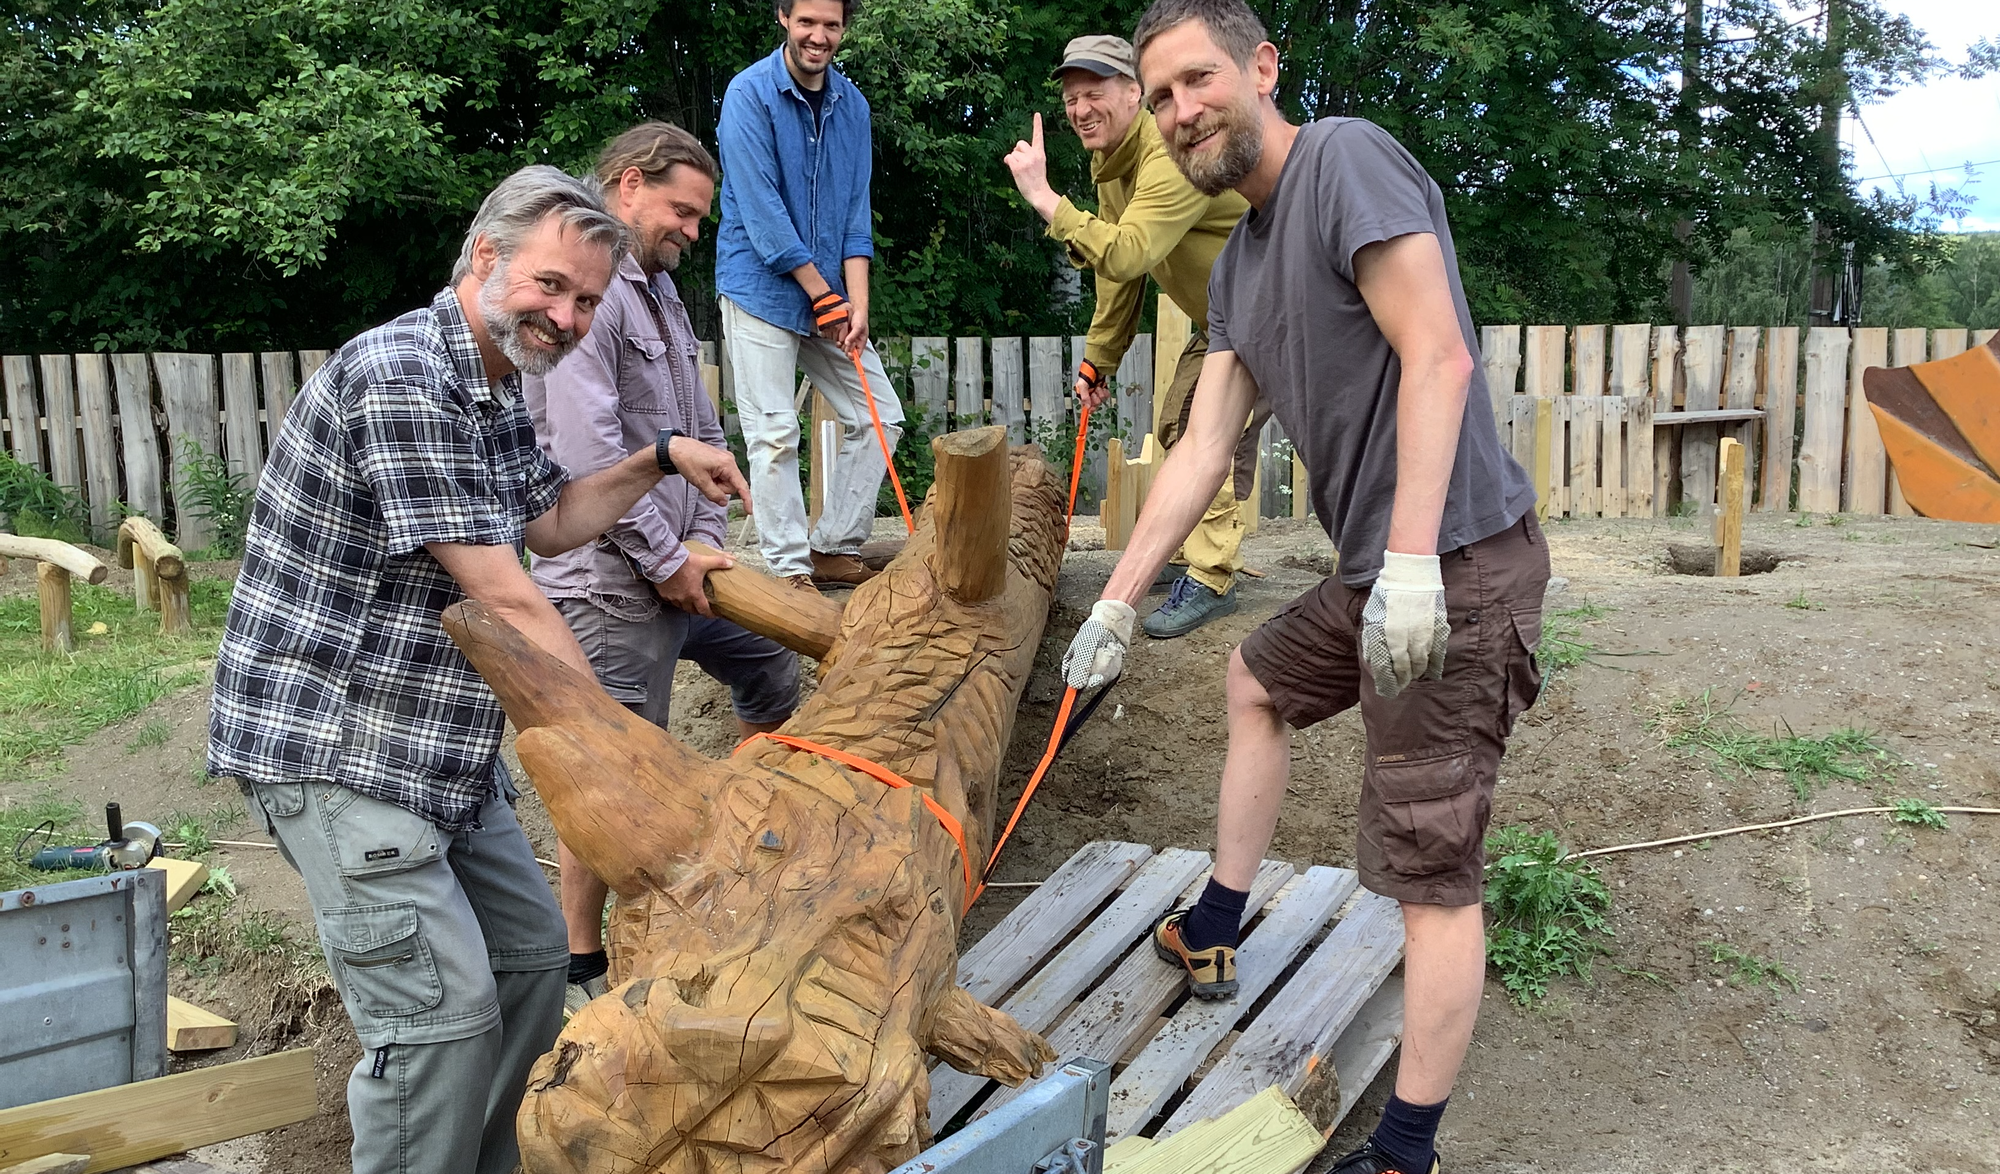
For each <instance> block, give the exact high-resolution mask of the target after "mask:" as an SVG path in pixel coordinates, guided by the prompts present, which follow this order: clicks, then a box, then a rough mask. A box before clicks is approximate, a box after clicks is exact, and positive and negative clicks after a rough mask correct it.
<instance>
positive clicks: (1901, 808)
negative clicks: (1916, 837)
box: [1889, 799, 1951, 831]
mask: <svg viewBox="0 0 2000 1174" xmlns="http://www.w3.org/2000/svg"><path fill="white" fill-rule="evenodd" d="M1889 818H1890V819H1892V820H1894V821H1896V822H1897V823H1913V824H1916V825H1917V826H1918V827H1927V828H1936V829H1937V830H1939V831H1943V830H1944V829H1945V828H1947V827H1950V826H1951V825H1950V824H1949V823H1947V822H1946V821H1945V818H1944V812H1942V811H1939V810H1938V809H1937V808H1935V807H1933V806H1931V805H1930V804H1928V803H1926V802H1924V801H1923V800H1922V799H1898V800H1896V810H1894V811H1892V812H1890V813H1889Z"/></svg>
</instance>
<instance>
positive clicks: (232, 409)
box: [222, 354, 264, 491]
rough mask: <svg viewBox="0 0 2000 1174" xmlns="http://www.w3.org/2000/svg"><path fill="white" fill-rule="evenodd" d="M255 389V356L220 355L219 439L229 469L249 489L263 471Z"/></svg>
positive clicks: (262, 440) (261, 432)
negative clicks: (240, 476) (240, 475)
mask: <svg viewBox="0 0 2000 1174" xmlns="http://www.w3.org/2000/svg"><path fill="white" fill-rule="evenodd" d="M259 398H260V396H259V393H258V390H257V356H256V355H249V354H229V355H224V356H222V438H223V446H224V448H225V449H226V450H227V454H228V457H229V464H230V467H231V469H232V470H233V471H235V472H239V473H241V474H242V475H243V484H244V485H245V487H247V488H249V489H250V490H252V491H255V489H256V488H257V478H258V477H260V476H262V475H263V473H264V431H263V428H262V426H261V425H260V423H259V421H258V419H257V413H258V412H259V411H260V410H261V409H260V408H259V406H258V400H259Z"/></svg>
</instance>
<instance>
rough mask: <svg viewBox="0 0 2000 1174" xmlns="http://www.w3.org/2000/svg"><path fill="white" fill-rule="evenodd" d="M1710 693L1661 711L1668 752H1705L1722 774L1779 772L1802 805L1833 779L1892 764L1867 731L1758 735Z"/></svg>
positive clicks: (1854, 778)
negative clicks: (1670, 748)
mask: <svg viewBox="0 0 2000 1174" xmlns="http://www.w3.org/2000/svg"><path fill="white" fill-rule="evenodd" d="M1728 709H1729V707H1728V706H1727V705H1718V704H1716V701H1715V695H1714V691H1713V690H1710V689H1704V690H1702V692H1701V694H1700V695H1699V696H1697V697H1693V698H1683V699H1682V700H1680V701H1676V702H1674V703H1673V704H1672V705H1670V706H1668V707H1667V708H1666V709H1664V710H1662V711H1661V712H1660V713H1659V714H1658V715H1657V716H1656V717H1655V718H1654V719H1653V722H1652V728H1653V730H1654V732H1655V733H1658V734H1660V735H1661V737H1662V738H1663V740H1664V741H1665V742H1666V744H1667V745H1669V746H1674V747H1679V748H1683V749H1685V748H1690V747H1692V748H1696V749H1700V750H1704V751H1707V752H1708V754H1709V755H1710V757H1711V760H1712V765H1714V766H1715V767H1716V768H1717V769H1718V770H1720V771H1722V772H1723V773H1724V774H1729V773H1730V772H1731V771H1732V770H1740V771H1742V772H1744V773H1745V774H1746V775H1747V774H1749V773H1750V772H1752V771H1779V772H1782V773H1783V774H1784V776H1785V782H1786V783H1787V784H1788V785H1789V786H1790V787H1791V788H1792V795H1793V797H1794V798H1796V799H1798V800H1799V801H1800V802H1802V803H1803V802H1804V801H1806V800H1807V799H1810V798H1812V795H1813V792H1814V791H1816V790H1818V789H1819V788H1820V787H1823V786H1825V785H1826V784H1827V783H1829V782H1831V781H1833V780H1835V779H1846V780H1848V781H1849V782H1864V781H1866V780H1868V779H1872V778H1875V777H1877V774H1878V771H1879V770H1880V768H1882V767H1885V766H1887V765H1889V764H1891V763H1892V762H1893V760H1892V759H1891V758H1890V756H1889V751H1888V749H1887V748H1886V747H1884V746H1883V745H1882V743H1881V742H1880V741H1879V740H1878V739H1877V738H1876V736H1875V735H1874V734H1873V733H1872V732H1870V731H1867V730H1861V729H1855V728H1853V727H1847V728H1843V729H1838V730H1834V731H1833V732H1831V733H1828V734H1822V735H1820V736H1818V737H1806V736H1802V735H1800V734H1796V733H1794V732H1793V731H1792V729H1791V727H1790V726H1784V727H1783V728H1784V733H1783V734H1779V733H1777V732H1775V731H1774V732H1772V733H1770V734H1760V733H1757V732H1756V731H1754V730H1752V729H1750V728H1749V727H1748V726H1745V725H1744V724H1743V723H1742V722H1740V721H1738V720H1736V719H1735V718H1733V717H1731V716H1729V712H1728Z"/></svg>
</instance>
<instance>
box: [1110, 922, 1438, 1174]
mask: <svg viewBox="0 0 2000 1174" xmlns="http://www.w3.org/2000/svg"><path fill="white" fill-rule="evenodd" d="M1402 956H1403V912H1402V909H1401V908H1400V907H1398V906H1397V904H1396V902H1394V901H1391V900H1389V899H1388V898H1387V897H1380V896H1376V895H1375V894H1373V893H1369V894H1367V895H1366V896H1364V897H1362V898H1361V899H1360V900H1359V901H1357V902H1356V903H1355V905H1354V910H1353V912H1351V913H1349V914H1348V915H1347V916H1346V917H1345V918H1342V919H1341V922H1340V924H1339V925H1336V926H1334V928H1333V932H1332V933H1330V934H1328V935H1327V936H1326V940H1325V941H1324V942H1321V943H1320V946H1319V948H1318V949H1317V950H1314V951H1313V953H1312V955H1311V956H1310V957H1309V958H1307V959H1306V961H1305V963H1304V964H1303V965H1301V966H1300V967H1299V969H1298V971H1297V972H1296V973H1295V974H1293V976H1292V978H1291V980H1290V981H1289V982H1287V983H1286V984H1285V990H1284V992H1283V993H1282V995H1281V996H1280V997H1278V998H1276V999H1273V1000H1271V1002H1270V1004H1269V1005H1268V1006H1267V1007H1265V1009H1264V1012H1263V1014H1261V1015H1259V1016H1258V1017H1257V1019H1256V1021H1255V1022H1254V1023H1252V1024H1251V1025H1250V1026H1249V1027H1248V1028H1246V1029H1245V1030H1244V1032H1243V1035H1242V1037H1241V1038H1239V1039H1238V1040H1237V1041H1236V1045H1235V1046H1234V1047H1232V1048H1230V1049H1229V1054H1228V1055H1227V1056H1225V1057H1223V1060H1222V1062H1221V1063H1219V1064H1217V1065H1216V1066H1215V1068H1214V1069H1213V1070H1212V1071H1211V1072H1209V1074H1208V1077H1207V1078H1206V1079H1204V1080H1203V1081H1202V1082H1201V1084H1200V1085H1199V1086H1197V1087H1196V1088H1195V1090H1194V1092H1192V1093H1190V1094H1189V1095H1188V1098H1187V1100H1185V1101H1182V1102H1181V1106H1180V1108H1179V1109H1177V1110H1175V1111H1174V1115H1173V1116H1172V1117H1171V1118H1169V1119H1168V1120H1167V1124H1166V1126H1165V1127H1164V1128H1162V1129H1161V1130H1160V1131H1159V1136H1164V1135H1168V1134H1171V1133H1173V1132H1175V1131H1177V1130H1180V1129H1183V1128H1186V1127H1187V1126H1188V1125H1190V1124H1192V1123H1194V1122H1196V1121H1199V1120H1201V1119H1202V1118H1204V1117H1215V1116H1220V1115H1221V1114H1222V1113H1224V1112H1227V1111H1228V1110H1229V1109H1232V1108H1234V1107H1235V1106H1237V1105H1239V1104H1242V1103H1243V1102H1244V1101H1246V1100H1248V1099H1250V1098H1251V1097H1252V1096H1255V1095H1256V1094H1257V1093H1259V1092H1261V1091H1262V1090H1264V1089H1266V1088H1269V1087H1270V1086H1272V1085H1277V1086H1278V1087H1279V1088H1281V1089H1283V1090H1284V1091H1285V1093H1286V1095H1291V1094H1292V1093H1295V1092H1297V1091H1298V1090H1299V1087H1300V1086H1301V1085H1302V1084H1304V1083H1305V1079H1306V1076H1307V1075H1308V1073H1310V1072H1311V1070H1312V1069H1313V1068H1316V1067H1318V1065H1319V1063H1320V1062H1322V1061H1324V1060H1325V1059H1326V1056H1327V1052H1328V1051H1329V1050H1330V1049H1331V1048H1332V1046H1333V1042H1334V1041H1335V1040H1336V1039H1338V1038H1340V1036H1341V1034H1342V1033H1343V1032H1344V1031H1346V1029H1347V1026H1348V1024H1349V1023H1351V1022H1352V1021H1353V1020H1354V1018H1355V1016H1356V1015H1357V1014H1358V1013H1359V1012H1360V1010H1361V1007H1362V1005H1363V1004H1365V1003H1366V1002H1367V1001H1368V999H1369V997H1370V996H1371V995H1373V994H1374V993H1375V992H1376V990H1377V989H1378V988H1380V987H1381V985H1382V983H1383V981H1384V980H1385V979H1387V978H1388V977H1389V972H1390V971H1392V970H1394V969H1395V968H1396V964H1397V962H1399V961H1400V960H1401V959H1402ZM1116 1087H1117V1086H1116V1085H1115V1084H1114V1085H1113V1088H1114V1089H1115V1088H1116Z"/></svg>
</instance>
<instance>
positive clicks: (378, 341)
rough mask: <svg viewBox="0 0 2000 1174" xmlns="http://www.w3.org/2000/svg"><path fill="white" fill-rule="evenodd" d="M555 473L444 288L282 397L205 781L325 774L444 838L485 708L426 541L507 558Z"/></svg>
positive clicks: (476, 762)
mask: <svg viewBox="0 0 2000 1174" xmlns="http://www.w3.org/2000/svg"><path fill="white" fill-rule="evenodd" d="M566 479H567V474H565V473H564V471H563V470H562V468H561V467H560V466H558V465H555V464H554V463H552V462H551V461H550V460H549V459H548V457H547V456H545V455H544V454H543V453H542V451H541V449H539V448H538V447H536V444H535V433H534V426H533V425H532V424H531V423H530V421H529V419H528V413H527V410H526V409H525V408H524V407H523V406H522V404H521V397H520V394H519V377H518V376H514V375H510V376H508V377H507V378H506V379H504V380H502V381H501V382H500V385H499V386H498V387H494V386H493V385H491V384H489V383H488V382H487V379H486V374H485V369H484V367H483V366H482V365H481V363H480V359H479V351H478V347H477V346H476V344H475V343H474V340H473V336H472V330H471V327H469V326H468V325H467V324H466V320H465V314H464V312H463V311H462V310H461V308H460V306H459V302H458V295H457V294H456V293H455V292H453V291H452V290H451V289H450V288H449V287H447V288H446V289H445V290H444V291H443V292H441V293H439V294H438V295H437V297H436V298H435V299H434V300H433V301H432V302H431V304H430V305H429V306H428V307H426V308H424V309H421V310H415V311H412V312H411V313H408V314H405V315H403V316H402V317H401V318H398V319H396V320H395V321H393V322H390V323H387V324H386V325H383V326H379V327H376V328H375V329H374V330H370V331H368V332H367V333H366V334H363V335H361V336H359V337H358V338H356V339H354V340H353V341H352V342H349V343H348V344H347V345H346V346H344V347H342V348H340V350H339V351H337V352H335V354H334V355H333V357H332V358H331V359H330V360H329V361H328V362H327V364H326V365H325V366H324V367H322V368H320V370H319V371H318V373H316V374H315V375H314V376H313V377H312V379H310V380H308V381H307V383H306V385H305V387H304V388H303V389H302V390H301V391H300V392H299V396H298V398H297V399H296V400H295V401H294V402H293V404H292V407H291V411H290V413H289V414H288V415H287V416H286V418H285V423H284V427H283V428H281V429H280V430H279V432H278V436H277V439H276V441H275V442H274V443H273V445H272V449H271V458H270V461H269V463H268V464H266V465H265V467H264V472H263V476H262V477H261V479H260V480H259V481H258V484H257V496H256V501H255V504H254V506H253V507H252V511H251V518H250V530H249V536H248V539H247V541H246V543H245V548H244V555H243V569H242V571H241V573H240V574H239V575H238V577H237V581H236V592H235V595H234V597H233V598H232V599H231V601H230V605H229V619H228V623H227V626H226V628H225V631H224V635H223V639H222V650H221V653H220V654H219V657H218V659H217V662H216V670H215V700H214V704H213V706H212V709H211V716H210V719H209V750H208V769H209V772H210V773H211V774H217V775H236V776H239V777H242V778H247V779H251V780H253V781H256V782H286V781H294V780H308V779H311V780H327V781H331V782H335V783H339V784H341V785H342V786H345V787H349V788H352V789H353V790H355V791H358V792H360V793H361V794H364V795H368V796H371V797H373V798H376V799H381V800H385V801H387V802H390V803H394V804H397V805H398V806H401V807H405V808H408V809H409V810H411V811H414V812H416V813H418V814H419V815H422V816H425V817H426V818H428V819H431V820H433V821H435V822H437V823H438V824H440V825H441V826H443V827H445V828H447V829H451V830H457V829H459V828H463V827H466V826H468V825H470V824H471V823H472V821H473V817H474V814H475V813H476V812H477V811H478V810H479V806H480V803H481V802H482V801H483V800H484V799H485V798H486V797H487V796H489V795H491V794H492V793H493V790H494V786H495V772H494V764H495V762H496V761H497V759H498V756H499V750H500V734H501V729H502V727H503V725H504V723H505V716H504V715H503V714H502V713H501V710H500V703H499V700H498V699H497V698H496V697H494V695H493V691H492V690H491V689H490V688H488V687H487V685H486V682H485V681H484V680H482V679H481V678H480V676H479V674H478V673H477V672H475V671H474V670H473V668H472V665H471V664H470V663H469V662H468V661H467V660H466V659H465V657H464V656H463V655H462V654H461V653H460V652H459V651H458V647H457V646H456V645H454V644H453V643H452V642H451V638H450V637H449V636H447V635H446V634H445V632H444V629H443V627H442V626H441V625H440V624H439V622H438V613H439V612H440V611H442V610H444V609H445V608H446V607H449V606H450V605H452V604H453V603H456V602H458V601H459V600H461V599H463V598H465V593H464V592H463V591H462V590H460V588H459V586H458V583H457V581H456V580H454V579H453V578H452V577H451V575H450V574H448V573H447V572H446V571H445V569H444V568H443V567H442V566H440V565H439V564H438V561H437V560H436V559H434V558H432V557H431V555H430V553H429V552H428V551H426V550H425V549H424V545H425V544H426V543H430V542H451V543H464V544H467V545H473V546H502V545H505V546H512V547H514V548H515V549H516V550H517V551H518V550H519V549H520V547H521V543H522V539H523V535H524V532H525V528H526V526H527V523H528V521H529V520H530V519H532V518H535V517H538V516H539V515H541V514H542V513H544V512H546V511H547V510H549V509H550V508H551V507H553V506H554V505H555V503H556V499H557V497H558V496H559V495H560V494H561V492H562V486H563V483H564V481H565V480H566Z"/></svg>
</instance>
